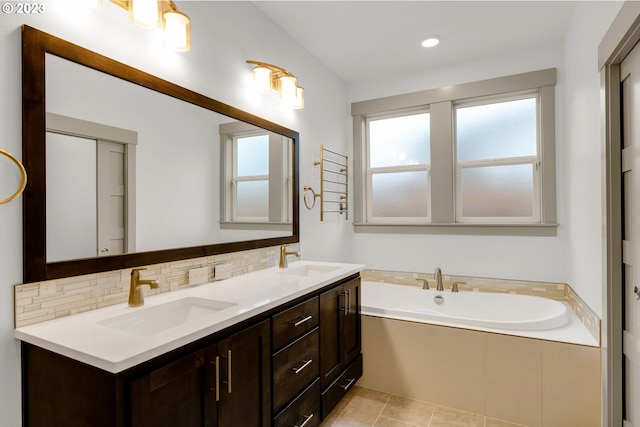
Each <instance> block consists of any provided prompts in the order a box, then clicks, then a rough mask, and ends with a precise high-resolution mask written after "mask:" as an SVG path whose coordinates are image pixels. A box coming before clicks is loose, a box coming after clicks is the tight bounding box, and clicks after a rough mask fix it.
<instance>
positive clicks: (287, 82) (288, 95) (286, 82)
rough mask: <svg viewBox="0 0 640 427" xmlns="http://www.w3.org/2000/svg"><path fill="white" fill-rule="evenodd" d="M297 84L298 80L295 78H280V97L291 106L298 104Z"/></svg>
mask: <svg viewBox="0 0 640 427" xmlns="http://www.w3.org/2000/svg"><path fill="white" fill-rule="evenodd" d="M296 83H297V80H296V78H295V77H293V76H282V77H280V96H281V97H282V99H283V100H284V102H285V103H286V104H287V105H289V106H293V105H295V104H296V88H297V85H296Z"/></svg>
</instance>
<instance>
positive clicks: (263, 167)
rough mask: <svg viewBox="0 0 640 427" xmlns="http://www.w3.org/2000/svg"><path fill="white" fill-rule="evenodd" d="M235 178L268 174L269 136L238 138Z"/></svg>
mask: <svg viewBox="0 0 640 427" xmlns="http://www.w3.org/2000/svg"><path fill="white" fill-rule="evenodd" d="M236 142H237V145H238V147H237V150H238V151H237V153H238V158H237V165H236V167H237V176H257V175H268V174H269V136H268V135H258V136H250V137H246V138H238V139H237V140H236Z"/></svg>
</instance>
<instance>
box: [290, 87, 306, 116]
mask: <svg viewBox="0 0 640 427" xmlns="http://www.w3.org/2000/svg"><path fill="white" fill-rule="evenodd" d="M291 107H292V108H295V109H296V110H301V109H303V108H304V88H302V87H300V86H298V87H297V88H296V102H295V104H294V105H292V106H291Z"/></svg>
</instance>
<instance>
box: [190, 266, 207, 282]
mask: <svg viewBox="0 0 640 427" xmlns="http://www.w3.org/2000/svg"><path fill="white" fill-rule="evenodd" d="M208 281H209V268H208V267H200V268H194V269H191V270H189V284H190V285H198V284H200V283H207V282H208Z"/></svg>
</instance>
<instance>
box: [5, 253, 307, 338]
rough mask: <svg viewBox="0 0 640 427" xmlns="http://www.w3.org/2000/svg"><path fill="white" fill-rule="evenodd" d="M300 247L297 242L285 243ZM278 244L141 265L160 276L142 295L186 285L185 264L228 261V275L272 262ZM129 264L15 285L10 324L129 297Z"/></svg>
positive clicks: (146, 276) (274, 262) (196, 265)
mask: <svg viewBox="0 0 640 427" xmlns="http://www.w3.org/2000/svg"><path fill="white" fill-rule="evenodd" d="M287 246H288V247H289V248H291V249H293V250H296V251H297V250H299V245H298V244H293V245H287ZM279 250H280V247H279V246H274V247H269V248H262V249H253V250H249V251H242V252H233V253H227V254H220V255H212V256H208V257H202V258H192V259H187V260H182V261H174V262H167V263H163V264H155V265H148V266H145V267H146V270H144V271H142V272H140V277H141V278H142V279H152V280H157V281H158V282H159V286H158V289H154V290H149V289H145V296H148V295H155V294H157V293H161V292H169V291H174V290H177V289H180V288H182V287H186V286H189V270H191V269H193V268H199V267H209V279H210V280H213V279H214V278H213V268H212V267H213V266H214V265H215V264H220V263H229V264H231V266H232V276H237V275H240V274H245V273H249V272H251V271H257V270H262V269H264V268H268V267H273V266H275V265H277V262H278V260H279V256H280V252H279ZM130 279H131V268H128V269H124V270H117V271H109V272H104V273H96V274H88V275H85V276H77V277H70V278H64V279H56V280H48V281H44V282H36V283H29V284H24V285H16V286H15V287H14V301H15V327H16V328H18V327H21V326H27V325H31V324H34V323H39V322H43V321H46V320H52V319H56V318H59V317H64V316H69V315H71V314H77V313H81V312H83V311H88V310H95V309H97V308H101V307H106V306H109V305H113V304H120V303H126V302H127V299H128V297H129V281H130Z"/></svg>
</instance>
